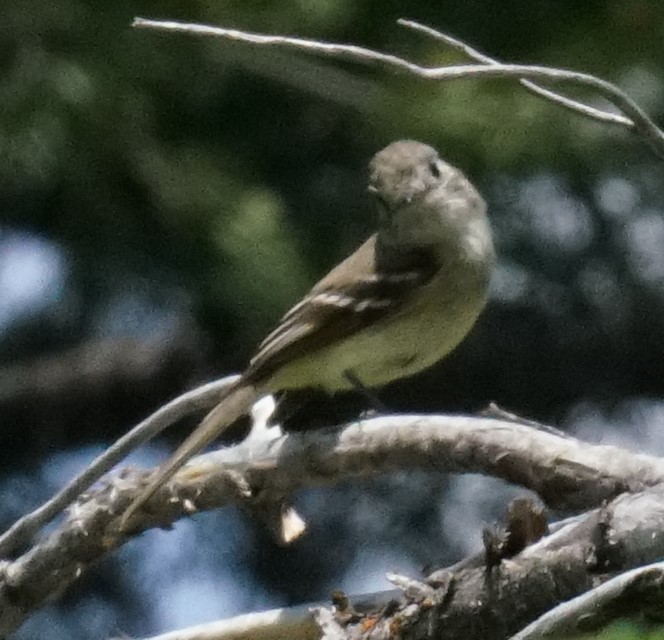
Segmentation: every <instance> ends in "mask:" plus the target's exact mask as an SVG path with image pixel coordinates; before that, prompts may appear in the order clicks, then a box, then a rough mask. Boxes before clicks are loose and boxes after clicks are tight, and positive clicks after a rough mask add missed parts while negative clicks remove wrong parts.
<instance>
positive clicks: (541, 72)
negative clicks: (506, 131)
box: [132, 18, 664, 157]
mask: <svg viewBox="0 0 664 640" xmlns="http://www.w3.org/2000/svg"><path fill="white" fill-rule="evenodd" d="M402 24H405V25H406V26H409V27H411V28H417V29H418V30H420V31H425V30H426V28H424V27H421V26H420V25H419V24H417V23H413V22H409V21H402ZM132 26H134V27H136V28H141V29H157V30H160V31H175V32H182V33H190V34H196V35H203V36H213V37H218V38H225V39H227V40H235V41H240V42H245V43H248V44H254V45H260V46H276V47H285V48H291V49H296V50H301V51H306V52H308V53H313V54H315V55H323V56H329V57H335V58H339V59H341V60H350V61H353V62H359V63H364V64H378V65H380V66H382V67H387V68H392V69H394V70H396V71H402V72H406V73H409V74H412V75H415V76H418V77H421V78H425V79H427V80H440V81H443V80H459V79H462V78H510V79H512V78H517V79H520V80H521V79H526V80H546V81H547V82H552V83H554V84H556V83H565V84H576V85H580V86H584V87H586V88H590V89H592V90H594V91H595V92H597V93H598V94H599V95H600V96H602V97H603V98H605V99H606V100H608V101H609V102H611V104H613V105H614V106H615V107H617V108H618V109H619V110H620V111H621V112H622V114H623V116H625V117H626V118H627V121H628V122H627V121H625V122H623V123H622V124H624V125H625V126H627V127H628V128H633V129H634V130H636V131H638V132H639V133H640V134H641V136H642V137H643V139H644V140H645V141H646V142H647V143H648V144H649V145H650V147H651V148H652V149H653V151H655V153H657V154H658V155H659V156H661V157H664V131H662V130H661V129H659V128H658V127H657V125H656V124H655V123H654V122H653V121H652V120H651V119H650V118H649V116H648V114H647V113H646V112H645V111H644V110H643V109H642V108H641V107H640V106H639V105H638V104H637V103H636V102H635V101H634V100H632V99H631V98H630V97H629V96H628V95H627V94H626V93H624V92H623V91H621V90H620V89H619V88H618V87H616V86H615V85H614V84H611V83H610V82H607V81H606V80H602V79H600V78H597V77H595V76H592V75H590V74H587V73H580V72H577V71H569V70H567V69H555V68H551V67H544V66H535V65H518V64H501V63H498V62H496V61H493V60H491V61H490V62H489V59H487V60H486V64H478V65H472V64H469V65H456V66H455V65H452V66H449V67H424V66H421V65H418V64H415V63H413V62H409V61H408V60H405V59H404V58H400V57H399V56H395V55H392V54H388V53H382V52H380V51H374V50H373V49H367V48H365V47H359V46H356V45H346V44H336V43H330V42H319V41H317V40H309V39H305V38H290V37H287V36H275V35H265V34H258V33H249V32H246V31H239V30H237V29H225V28H223V27H211V26H207V25H201V24H191V23H182V22H174V21H161V20H147V19H145V18H134V22H133V23H132ZM427 33H429V35H434V34H437V33H438V32H436V31H434V30H429V31H427ZM452 41H453V39H451V38H449V37H448V38H447V42H448V43H451V42H452ZM455 42H457V43H458V41H455ZM468 51H470V49H468ZM474 57H476V58H477V57H478V56H477V55H475V56H474ZM537 91H538V92H539V94H540V95H544V94H543V92H546V91H547V90H540V89H539V88H537ZM554 95H556V96H557V94H554ZM547 97H549V98H550V99H551V98H552V96H547ZM564 100H565V101H569V99H567V98H564ZM554 101H555V102H558V103H560V102H562V100H560V96H557V97H556V99H555V100H554ZM572 102H574V103H575V101H572ZM575 104H576V105H578V104H579V103H575ZM565 106H567V107H571V104H570V103H568V104H566V105H565ZM575 109H576V110H577V111H578V110H580V109H578V107H575ZM584 114H585V115H587V116H590V117H594V114H593V112H592V111H591V110H589V109H588V108H586V109H585V110H584ZM598 119H599V120H601V121H606V118H604V117H600V118H598Z"/></svg>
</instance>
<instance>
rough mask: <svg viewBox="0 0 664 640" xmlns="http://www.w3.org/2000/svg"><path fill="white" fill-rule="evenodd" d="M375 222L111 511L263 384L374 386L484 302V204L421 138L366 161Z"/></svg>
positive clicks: (440, 341)
mask: <svg viewBox="0 0 664 640" xmlns="http://www.w3.org/2000/svg"><path fill="white" fill-rule="evenodd" d="M367 190H368V192H369V194H370V197H371V199H373V201H374V205H375V210H376V212H377V217H378V224H377V230H376V232H375V233H374V234H373V235H371V236H370V237H369V238H368V239H367V240H366V241H365V242H364V243H363V244H362V245H361V246H360V247H359V248H358V249H357V250H356V251H355V252H354V253H352V254H351V255H350V256H349V257H348V258H346V259H345V260H343V261H342V262H341V263H340V264H338V265H337V266H336V267H334V268H333V269H332V270H331V271H330V272H329V273H328V274H327V275H326V276H325V277H324V278H323V279H322V280H320V281H319V282H318V284H316V285H315V286H314V287H313V288H312V289H311V290H310V291H309V293H308V294H307V295H305V296H304V297H303V298H302V300H301V301H300V302H298V303H297V304H296V305H295V306H293V307H292V308H291V309H290V311H288V312H287V313H286V314H285V315H284V316H283V317H282V319H281V321H280V322H279V323H278V324H277V326H276V328H275V329H274V331H272V332H271V333H270V334H269V335H268V336H267V337H266V338H265V339H264V340H263V341H262V342H261V344H260V345H259V347H258V349H257V351H256V353H255V355H254V356H253V357H252V358H251V359H250V361H249V364H248V366H247V367H246V369H245V371H244V373H242V375H241V376H240V378H239V379H238V381H237V382H235V383H234V384H233V385H232V386H231V388H230V389H228V390H227V391H226V392H225V393H224V394H223V397H221V398H220V400H219V402H218V404H217V405H216V406H215V407H214V408H213V409H212V410H211V411H210V412H209V413H208V414H207V415H206V416H205V417H204V418H203V420H202V421H201V423H200V424H199V425H198V427H197V428H196V429H195V430H194V431H193V432H192V434H191V435H190V436H189V437H188V438H186V439H185V441H184V442H183V443H182V444H181V445H180V446H179V447H178V448H177V449H176V451H175V453H174V454H173V455H172V456H171V457H170V458H169V459H168V460H167V461H166V462H165V463H163V464H162V465H161V466H160V467H159V468H158V469H157V471H156V473H155V475H154V477H152V478H151V479H150V480H149V482H148V485H147V487H145V488H144V490H143V491H141V492H140V493H139V495H138V497H136V498H135V499H134V500H133V502H132V503H131V504H130V505H129V507H128V508H127V510H126V511H125V512H124V513H123V515H122V517H121V524H120V528H121V530H126V529H127V527H128V523H129V522H130V521H131V519H132V517H133V516H134V514H135V513H136V512H137V511H138V510H139V509H141V508H142V507H143V506H144V505H145V503H146V502H147V501H148V500H149V499H150V498H151V497H152V496H153V495H154V493H155V492H156V491H157V490H158V489H159V487H161V486H162V485H163V484H164V483H166V482H168V481H169V480H170V479H171V478H172V477H173V476H174V475H175V473H177V471H178V470H179V469H180V468H181V467H182V466H183V465H184V464H185V463H186V462H187V461H188V460H189V459H190V458H191V457H192V456H194V455H195V454H196V453H198V452H199V451H201V450H202V449H203V448H205V447H206V446H208V445H209V444H210V443H211V442H212V441H214V440H215V439H216V438H217V437H218V436H219V435H220V434H221V433H223V431H224V430H225V429H226V428H227V427H228V426H230V425H231V424H232V423H234V422H235V421H236V420H238V419H239V418H241V417H243V416H244V415H246V414H247V413H248V412H249V410H250V408H251V407H252V405H253V404H254V403H255V402H256V401H257V400H258V399H260V398H261V397H263V396H265V395H269V394H278V393H281V392H288V391H289V390H302V389H306V388H316V389H322V390H323V391H325V392H326V393H328V394H332V395H333V394H335V393H338V392H342V391H348V390H352V389H356V388H357V387H358V386H359V387H361V388H363V389H367V390H370V389H374V388H379V387H382V386H384V385H386V384H387V383H390V382H393V381H395V380H398V379H401V378H405V377H408V376H412V375H413V374H415V373H418V372H420V371H422V370H424V369H426V368H428V367H430V366H432V365H433V364H435V363H436V362H438V361H439V360H441V359H442V358H444V357H445V356H446V355H448V354H449V353H450V352H451V351H452V350H453V349H455V348H456V346H457V345H458V344H459V343H460V342H461V341H462V340H463V339H464V337H465V336H466V335H467V334H468V332H469V331H470V329H471V328H472V327H473V325H474V324H475V322H476V320H477V318H478V317H479V315H480V313H481V312H482V310H483V308H484V307H485V305H486V300H487V292H488V287H489V282H490V278H491V274H492V271H493V267H494V263H495V250H494V246H493V241H492V234H491V228H490V224H489V220H488V216H487V210H486V209H487V208H486V203H485V201H484V200H483V198H482V196H481V195H480V194H479V193H478V191H477V189H476V188H475V187H474V186H473V184H472V183H471V182H470V181H469V180H468V179H467V178H466V177H465V176H464V174H463V173H462V172H461V171H460V170H459V169H457V168H456V167H454V166H453V165H451V164H449V163H448V162H446V161H445V160H443V159H442V158H441V157H440V156H439V154H438V152H437V151H436V150H435V149H434V148H433V147H431V146H429V145H427V144H424V143H422V142H417V141H415V140H398V141H396V142H392V143H391V144H389V145H388V146H386V147H385V148H384V149H382V150H381V151H379V152H378V153H376V154H375V155H374V156H373V158H372V159H371V162H370V163H369V179H368V186H367Z"/></svg>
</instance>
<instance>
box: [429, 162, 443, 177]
mask: <svg viewBox="0 0 664 640" xmlns="http://www.w3.org/2000/svg"><path fill="white" fill-rule="evenodd" d="M429 171H431V175H432V176H433V177H434V178H440V166H439V165H438V163H437V162H431V163H430V164H429Z"/></svg>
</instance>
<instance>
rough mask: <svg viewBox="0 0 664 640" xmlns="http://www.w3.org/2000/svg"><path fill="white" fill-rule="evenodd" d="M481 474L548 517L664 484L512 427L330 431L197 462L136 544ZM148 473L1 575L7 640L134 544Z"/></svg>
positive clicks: (443, 424)
mask: <svg viewBox="0 0 664 640" xmlns="http://www.w3.org/2000/svg"><path fill="white" fill-rule="evenodd" d="M405 470H426V471H431V472H438V473H450V472H454V473H484V474H487V475H493V476H496V477H500V478H503V479H505V480H507V481H509V482H514V483H517V484H520V485H522V486H525V487H528V488H530V489H532V490H533V491H536V492H537V493H538V494H539V495H540V496H542V498H543V499H544V500H545V501H546V502H547V503H548V504H550V505H552V506H556V507H558V508H566V509H585V508H588V507H594V506H597V505H598V504H600V503H601V502H602V501H605V500H610V499H611V498H613V497H615V496H616V495H618V494H619V493H621V492H623V491H625V490H628V489H629V490H633V491H634V490H638V489H639V488H642V487H645V486H648V485H653V484H656V483H658V482H662V481H664V461H662V460H660V459H657V458H653V457H650V456H646V455H640V454H635V453H631V452H628V451H625V450H623V449H620V448H618V447H610V446H602V445H591V444H586V443H583V442H580V441H578V440H575V439H573V438H563V437H559V436H556V435H554V434H551V433H548V432H545V431H542V430H539V429H536V428H533V427H529V426H526V425H523V424H518V423H514V422H509V421H505V420H493V419H488V418H470V417H463V416H390V417H382V418H373V419H370V420H364V421H361V422H358V423H354V424H351V425H349V426H346V427H343V428H337V429H331V430H326V431H318V432H316V431H312V432H308V433H302V434H289V435H287V436H282V437H278V438H277V439H272V440H268V439H266V438H250V439H248V440H247V441H245V442H243V443H240V444H239V445H237V446H235V447H229V448H226V449H222V450H220V451H217V452H213V453H209V454H206V455H202V456H199V457H197V458H195V459H194V460H192V461H191V462H190V463H189V464H188V465H187V466H185V467H184V468H183V469H182V470H181V471H180V473H178V474H177V475H176V477H175V478H174V480H173V481H172V482H171V483H169V484H168V485H167V486H165V487H162V489H161V490H160V491H159V492H158V493H157V494H155V496H154V498H153V499H152V500H151V501H150V502H149V503H148V505H147V509H149V511H148V510H146V511H144V512H141V513H139V514H137V517H136V519H135V520H134V521H133V523H132V526H133V527H134V533H139V532H140V531H142V530H144V529H146V528H148V527H155V526H158V527H168V526H171V524H172V523H173V522H175V521H176V520H177V519H178V518H180V517H183V516H186V515H189V514H191V513H193V512H195V511H197V510H204V509H213V508H218V507H221V506H224V505H227V504H238V505H241V506H244V507H247V508H249V509H260V508H261V506H263V505H266V504H267V505H270V504H273V503H274V501H275V496H277V497H278V498H283V497H284V496H288V495H290V494H291V493H293V492H294V491H297V490H299V489H303V488H307V487H312V486H322V485H330V484H334V483H336V482H340V481H347V480H348V478H349V477H351V476H364V477H367V476H373V475H378V474H384V473H387V472H391V471H405ZM150 473H151V472H150V471H142V472H136V471H128V470H126V471H125V472H124V473H122V474H120V475H118V476H117V477H115V478H113V479H112V480H109V481H108V482H107V484H106V485H105V486H104V487H102V488H100V489H97V490H95V491H93V492H91V493H89V494H88V495H86V496H82V497H81V499H80V501H79V502H78V503H77V504H76V505H74V506H73V507H72V508H71V509H70V513H69V516H68V518H67V520H66V521H65V522H64V523H63V524H62V525H61V526H59V527H58V528H57V529H56V530H55V531H53V532H52V533H51V534H50V535H49V536H48V537H46V538H45V539H44V540H43V541H42V542H40V543H39V544H37V545H36V546H35V547H33V548H32V549H31V550H30V551H29V552H27V553H25V554H24V555H23V556H21V557H19V558H18V559H17V560H15V561H13V562H7V563H5V565H4V567H3V571H2V575H0V636H2V635H6V634H7V633H9V632H10V631H11V630H12V629H14V628H15V627H16V626H18V624H20V622H21V621H22V620H23V619H24V618H25V617H26V616H27V615H28V614H29V612H30V611H32V610H33V609H35V608H37V607H38V606H40V605H42V604H43V603H44V602H45V601H46V600H48V599H50V598H52V597H53V596H54V595H56V594H58V593H60V592H61V591H62V590H63V589H64V588H66V587H67V586H68V585H69V584H71V583H72V582H73V581H74V580H76V579H77V578H78V577H79V576H80V575H81V574H82V573H83V572H84V571H85V570H86V569H87V568H88V567H89V566H90V565H91V564H92V563H94V562H96V561H97V560H98V559H99V558H101V557H103V556H104V555H105V554H107V553H108V552H110V551H112V550H113V549H115V548H116V547H118V546H120V545H122V544H124V542H126V541H127V540H128V539H129V538H130V537H131V535H130V534H129V535H127V534H123V533H120V532H119V531H118V520H119V517H120V516H121V515H122V513H123V512H124V510H125V509H126V508H127V506H128V505H129V503H130V502H131V501H132V500H133V498H134V497H135V496H136V495H137V493H138V492H139V491H140V490H141V488H142V487H143V486H144V483H145V482H146V481H147V480H148V478H149V476H150Z"/></svg>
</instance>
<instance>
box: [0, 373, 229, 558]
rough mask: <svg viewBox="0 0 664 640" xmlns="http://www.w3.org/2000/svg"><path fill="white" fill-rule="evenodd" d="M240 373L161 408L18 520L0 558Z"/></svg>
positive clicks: (0, 543) (0, 541)
mask: <svg viewBox="0 0 664 640" xmlns="http://www.w3.org/2000/svg"><path fill="white" fill-rule="evenodd" d="M237 377H238V376H228V377H227V378H222V379H221V380H215V381H214V382H210V383H208V384H205V385H202V386H200V387H198V388H196V389H194V390H192V391H188V392H187V393H184V394H182V395H181V396H178V397H177V398H175V399H174V400H171V402H169V403H168V404H165V405H164V406H163V407H160V408H159V409H158V410H157V411H155V412H154V413H153V414H152V415H151V416H149V417H147V418H146V419H145V420H143V422H141V423H139V424H138V425H136V426H135V427H134V428H133V429H132V430H131V431H129V432H128V433H127V434H125V435H124V436H122V437H121V438H120V439H119V440H117V441H116V442H115V443H114V444H113V445H112V446H111V447H109V448H108V449H107V450H106V451H104V453H102V454H101V455H99V456H97V457H96V458H95V459H94V460H93V461H92V462H91V463H90V465H89V466H88V467H86V468H85V469H84V470H83V471H82V472H81V473H80V474H79V475H78V476H77V477H76V478H74V479H73V480H72V481H71V482H70V483H69V484H67V485H66V486H65V487H64V488H63V489H61V490H60V491H59V492H58V493H56V494H55V495H54V496H53V497H52V498H51V499H50V500H48V501H47V502H45V503H44V504H43V505H42V506H41V507H39V508H37V509H35V510H34V511H32V512H31V513H29V514H27V515H25V516H23V517H22V518H21V519H20V520H18V521H17V522H15V523H14V524H13V525H12V526H11V527H10V528H9V529H7V531H5V533H3V534H2V536H0V557H2V558H6V557H7V556H9V555H10V554H11V553H13V552H14V551H15V550H16V549H17V548H18V547H19V546H20V545H22V544H23V545H24V544H26V541H28V540H30V539H31V538H32V537H33V536H34V535H35V533H36V532H37V531H39V529H41V528H42V527H43V526H44V525H46V524H47V523H49V522H50V521H51V520H53V519H54V518H55V517H56V516H58V515H59V514H60V513H62V511H64V509H66V508H67V507H68V506H69V505H70V504H71V503H72V502H73V501H74V500H76V499H77V498H78V497H79V496H80V495H81V494H82V493H83V492H84V491H86V490H87V489H89V488H90V487H91V486H92V485H93V484H94V483H95V482H97V480H99V479H100V478H101V477H102V476H103V475H104V474H106V473H108V472H109V471H110V470H111V469H112V468H113V467H114V466H115V465H116V464H117V463H118V462H120V461H121V460H123V459H124V458H126V457H127V456H128V455H129V454H130V453H131V452H132V451H133V450H134V449H136V448H137V447H139V446H141V445H142V444H145V443H146V442H148V441H150V440H152V438H154V437H155V436H156V435H158V434H159V433H161V432H162V431H163V430H164V429H166V428H167V427H169V426H170V425H172V424H174V423H175V422H177V421H178V420H180V419H181V418H183V417H185V416H187V415H189V414H191V413H193V412H195V411H199V410H204V409H209V408H210V407H211V406H212V405H214V404H216V403H217V402H218V401H219V397H220V395H221V394H222V392H223V391H224V389H227V388H228V387H229V386H230V385H231V384H233V382H235V380H237Z"/></svg>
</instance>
